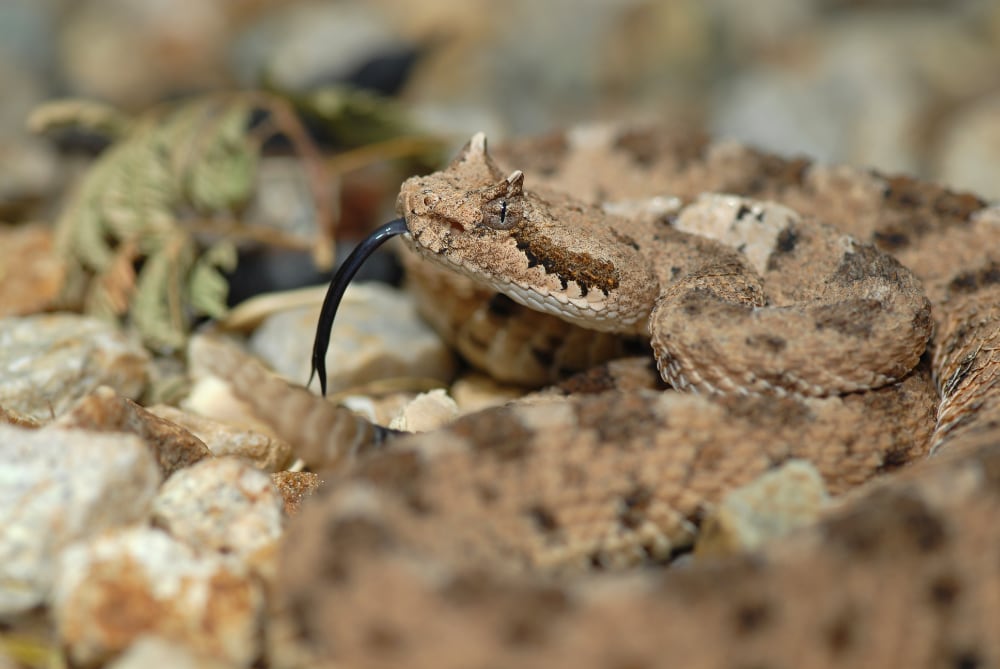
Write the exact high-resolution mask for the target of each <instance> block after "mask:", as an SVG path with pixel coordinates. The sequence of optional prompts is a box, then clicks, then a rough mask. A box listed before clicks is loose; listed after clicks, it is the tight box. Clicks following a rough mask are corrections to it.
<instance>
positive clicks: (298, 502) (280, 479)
mask: <svg viewBox="0 0 1000 669" xmlns="http://www.w3.org/2000/svg"><path fill="white" fill-rule="evenodd" d="M271 482H272V483H273V484H274V487H275V488H276V489H277V490H278V494H280V495H281V499H282V501H283V502H284V505H285V515H286V516H294V515H295V514H296V513H298V512H299V507H301V506H302V502H303V500H305V498H306V497H309V496H310V495H312V494H313V493H314V492H316V490H317V489H318V488H319V486H320V485H321V484H322V483H323V481H322V480H321V479H320V477H319V475H317V474H314V473H312V472H276V473H274V474H271Z"/></svg>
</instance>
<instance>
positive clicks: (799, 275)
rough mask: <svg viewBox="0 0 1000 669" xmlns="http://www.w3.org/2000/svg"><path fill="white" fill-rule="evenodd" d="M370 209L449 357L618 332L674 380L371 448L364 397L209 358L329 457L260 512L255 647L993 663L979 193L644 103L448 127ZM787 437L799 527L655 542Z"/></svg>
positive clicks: (988, 355)
mask: <svg viewBox="0 0 1000 669" xmlns="http://www.w3.org/2000/svg"><path fill="white" fill-rule="evenodd" d="M712 193H716V194H718V193H722V194H724V195H706V194H712ZM398 208H399V210H400V213H401V214H402V215H403V216H404V217H405V223H406V232H407V234H406V238H407V239H408V242H409V245H410V246H412V247H414V248H415V250H416V251H417V254H416V255H417V256H419V257H420V258H421V260H422V261H424V262H422V263H421V266H422V267H424V268H425V270H426V271H424V270H421V271H417V272H415V273H414V279H415V284H416V285H417V287H418V288H421V287H422V288H423V289H424V290H428V289H430V290H434V291H437V294H438V295H441V299H442V300H444V301H445V302H448V300H453V301H455V303H456V305H458V303H459V302H462V303H463V304H464V306H463V305H459V306H461V308H462V309H465V311H464V312H463V315H462V317H461V318H454V317H449V316H447V315H446V316H439V317H438V324H439V325H441V324H447V323H448V322H451V324H453V325H457V326H459V327H458V329H457V330H456V332H455V333H453V334H452V335H451V336H452V337H453V339H454V340H455V341H456V343H457V345H458V346H459V348H460V350H462V351H463V352H464V353H466V356H467V357H468V358H470V359H472V360H474V361H475V360H478V361H479V362H481V363H482V364H483V365H484V366H486V367H489V366H490V365H491V364H493V365H495V366H498V367H503V366H504V365H505V364H506V365H507V366H508V367H509V366H511V363H510V362H507V363H504V362H503V355H502V354H503V353H504V352H505V351H507V350H509V349H510V348H512V346H513V344H511V343H510V342H505V343H504V344H503V345H502V346H499V347H497V346H493V345H492V343H491V341H490V339H491V338H490V337H488V336H487V335H488V334H490V333H491V332H492V334H493V337H492V338H503V337H505V336H507V335H506V334H505V333H506V332H507V330H506V329H504V328H506V327H507V326H508V325H509V324H510V323H513V322H514V321H516V320H517V319H519V318H522V317H523V318H528V319H529V320H530V319H532V318H534V319H536V320H535V321H533V322H535V323H536V325H535V326H533V327H532V328H531V330H532V332H533V333H534V334H535V335H540V334H544V336H543V337H541V338H539V337H537V336H536V338H535V339H534V340H530V337H531V336H532V332H528V338H529V344H531V345H532V346H533V347H534V348H533V350H532V352H531V354H529V356H528V358H532V359H533V360H534V362H535V363H536V364H535V365H534V367H533V368H532V369H531V370H530V372H529V373H528V374H529V376H533V377H545V376H546V375H547V374H549V373H550V372H552V371H553V370H554V368H556V367H569V366H571V365H569V364H568V363H567V364H565V365H564V363H566V361H567V360H570V358H566V357H562V356H561V354H559V353H558V349H559V346H560V344H559V342H558V341H556V339H557V337H555V335H554V333H557V332H561V330H560V329H559V328H560V327H564V328H565V329H566V332H570V334H569V335H567V336H568V337H569V338H570V339H571V340H573V341H582V342H584V344H585V342H586V341H588V340H587V339H586V335H580V334H579V333H578V332H577V330H576V326H578V325H584V326H586V327H588V328H591V329H597V330H603V331H605V332H613V333H622V334H627V335H639V336H648V337H649V340H650V342H651V345H652V350H653V352H654V356H655V358H656V363H657V368H658V369H659V372H660V374H661V376H662V377H663V379H664V380H665V381H667V382H668V383H669V384H670V385H671V386H672V387H673V388H674V389H673V390H659V389H654V388H652V386H653V385H655V384H653V383H644V382H643V383H634V384H633V385H635V386H641V387H631V388H630V387H627V386H628V385H629V384H628V383H626V384H624V385H625V387H619V386H616V384H615V383H614V381H615V372H614V371H613V369H614V368H613V367H611V366H605V367H603V368H600V370H603V371H597V372H592V373H591V374H590V375H589V376H588V377H586V380H585V381H583V382H577V385H576V386H575V388H576V392H568V393H567V392H565V391H564V392H562V393H559V392H556V393H549V394H546V395H544V396H542V397H539V398H538V399H536V400H535V401H533V402H525V403H514V404H511V405H507V406H504V407H500V408H496V409H490V410H486V411H483V412H480V413H477V414H472V415H469V416H466V417H463V418H461V419H459V420H458V421H456V422H455V423H453V424H452V425H450V426H448V427H445V428H443V429H441V430H438V431H435V432H432V433H426V434H421V435H411V436H406V437H401V438H398V439H393V440H392V441H391V442H390V445H389V446H388V447H387V448H368V447H367V446H368V444H369V442H373V441H377V440H378V439H377V438H378V437H380V436H383V435H382V433H380V432H379V431H377V430H373V429H372V428H371V427H370V426H366V425H365V424H364V423H363V421H360V420H359V419H357V418H353V417H349V416H348V414H346V412H343V411H342V410H339V409H334V408H333V407H331V406H330V405H324V404H322V403H317V402H316V400H315V398H314V397H313V396H311V395H308V393H306V391H304V390H301V389H295V388H293V389H290V388H288V387H287V386H285V385H283V384H280V383H274V382H270V381H268V380H267V377H266V375H264V374H263V372H261V371H260V370H259V369H257V368H255V367H254V366H253V365H247V364H231V365H229V366H228V369H227V370H226V371H227V372H228V373H230V374H231V375H233V378H234V386H235V387H236V389H237V392H240V390H239V389H240V388H243V389H244V391H243V393H242V394H243V395H245V397H246V399H247V400H248V401H250V402H251V403H253V404H254V405H255V406H257V408H258V413H259V414H261V415H262V416H265V417H266V416H270V417H271V418H272V421H273V422H275V423H276V424H277V425H278V427H279V428H280V430H281V431H282V432H283V434H284V435H285V436H287V437H288V438H289V439H290V440H291V441H293V442H294V443H298V444H299V445H300V448H302V449H303V450H302V452H303V453H304V454H306V457H307V459H309V458H312V459H313V462H315V463H320V462H323V463H326V464H327V465H329V464H331V463H335V464H336V469H335V471H331V473H330V475H329V476H328V481H327V484H326V486H325V487H324V489H323V490H322V492H321V493H320V494H319V496H318V497H317V499H314V500H311V502H310V504H308V505H307V507H306V509H305V510H304V511H303V513H302V514H301V515H300V516H299V517H298V518H297V519H296V521H295V522H294V523H293V525H292V527H291V528H290V531H289V535H288V537H287V541H286V546H287V547H288V549H287V551H286V554H285V561H284V567H283V570H282V571H283V575H282V577H281V582H280V584H279V588H278V592H279V601H280V605H281V608H282V611H283V616H284V620H285V626H286V629H285V635H286V638H287V643H286V645H285V646H284V647H285V649H286V651H287V650H288V649H289V648H294V649H295V652H286V653H285V655H284V656H283V657H284V659H281V658H280V657H279V658H278V664H279V665H281V664H282V663H284V664H285V665H286V666H296V663H299V664H300V665H302V666H305V665H309V666H337V667H340V666H345V667H347V666H350V667H395V666H408V667H425V666H426V667H508V666H511V667H513V666H517V667H536V666H537V667H542V666H574V667H602V668H607V669H626V668H646V667H661V666H662V667H673V666H676V667H734V668H736V667H745V668H750V667H758V668H764V667H767V668H779V667H848V666H849V667H888V666H908V667H911V666H912V667H918V666H919V667H924V666H927V667H952V668H954V669H974V668H976V669H981V668H983V667H989V666H1000V530H998V529H997V528H996V518H997V517H1000V516H998V513H1000V209H997V208H993V207H990V206H989V205H988V204H987V203H986V202H984V201H983V200H981V199H979V198H977V197H975V196H973V195H969V194H961V193H955V192H952V191H950V190H947V189H946V188H943V187H941V186H937V185H934V184H930V183H925V182H921V181H918V180H915V179H911V178H908V177H891V176H886V175H882V174H879V173H877V172H874V171H871V170H865V169H860V168H853V167H847V166H822V165H815V164H811V163H809V162H808V161H806V160H803V159H797V158H794V159H792V158H783V157H779V156H774V155H770V154H767V153H764V152H761V151H758V150H755V149H752V148H748V147H745V146H742V145H738V144H733V143H711V142H708V141H706V140H704V139H702V138H690V137H687V136H683V135H676V134H672V133H670V132H668V131H665V130H663V129H659V128H587V129H582V130H576V131H574V132H571V133H564V134H557V135H553V136H550V137H545V138H536V139H530V140H521V141H518V142H513V143H510V144H508V145H507V146H505V147H501V148H500V149H499V150H498V151H497V152H496V156H495V157H491V156H490V152H488V151H487V147H486V143H485V139H484V138H483V137H482V136H476V137H474V138H473V140H472V141H471V142H470V143H469V145H467V146H466V148H465V149H463V151H462V152H461V153H460V154H459V156H458V157H457V158H456V159H455V160H454V161H453V162H452V164H451V165H450V166H449V167H447V168H446V169H445V170H443V171H441V172H438V173H435V174H433V175H429V176H427V177H419V178H413V179H410V180H408V181H407V182H406V183H404V185H403V187H402V189H401V193H400V197H399V200H398ZM821 221H822V222H821ZM426 260H431V261H432V262H431V263H427V262H426ZM409 264H410V265H411V266H413V265H415V263H414V262H412V261H410V262H409ZM435 266H436V267H437V268H436V269H435ZM422 274H423V276H421V275H422ZM493 290H501V291H502V292H504V293H505V294H506V295H507V296H508V297H509V298H511V299H512V300H513V301H511V300H507V299H506V298H503V299H501V300H500V301H499V302H498V299H497V298H495V297H492V298H491V297H490V291H493ZM441 291H448V292H449V293H450V295H444V294H442V292H441ZM456 296H458V297H456ZM459 297H461V299H459ZM424 299H425V303H426V304H430V303H433V299H432V298H426V297H425V298H424ZM522 305H526V306H522ZM529 308H530V309H531V311H530V312H529ZM537 311H542V312H549V314H556V315H557V316H558V318H559V319H561V320H562V321H568V322H570V323H571V325H566V326H562V325H554V324H553V320H554V319H555V318H556V316H551V315H538V314H536V313H534V312H537ZM432 320H433V319H432ZM511 327H515V326H513V325H511ZM463 328H464V329H463ZM647 328H648V329H647ZM521 331H522V332H524V330H523V329H522V330H521ZM607 336H609V335H606V334H601V333H597V334H594V335H593V339H592V340H591V341H594V342H598V341H601V342H603V341H604V340H601V339H600V338H601V337H607ZM592 350H593V351H599V352H600V353H599V355H598V356H597V357H601V356H602V355H606V354H607V346H606V344H605V343H599V344H594V345H593V346H592ZM498 355H499V356H500V361H499V362H497V361H495V360H492V359H493V358H495V357H496V356H498ZM587 358H588V356H587V355H583V356H577V357H576V358H572V361H573V363H574V364H579V365H581V366H582V365H583V363H584V362H586V359H587ZM219 360H221V358H219V359H217V360H216V364H219V365H222V366H225V365H224V363H222V362H220V361H219ZM529 367H530V366H529ZM638 376H641V375H638ZM535 380H538V378H535ZM566 387H572V386H565V385H564V389H565V388H566ZM293 391H294V392H293ZM929 453H932V456H931V457H925V456H927V455H928V454H929ZM348 455H349V456H350V457H348ZM790 458H804V459H807V460H810V461H811V462H813V463H814V464H815V466H816V467H817V469H818V470H819V472H820V473H821V474H822V476H823V478H824V480H825V483H826V485H827V486H828V488H829V489H830V491H831V492H833V493H835V494H841V493H846V494H845V495H844V496H843V497H842V498H841V500H840V502H839V503H838V504H837V505H836V506H835V507H834V508H833V510H831V511H830V512H829V513H828V514H826V516H825V517H824V518H823V519H822V520H821V521H820V522H819V523H818V524H816V525H815V526H814V527H811V528H808V529H806V530H804V531H800V532H798V533H795V534H793V535H792V536H789V537H787V538H785V539H782V540H778V541H776V542H774V543H773V544H771V545H769V546H768V547H766V548H765V549H764V550H762V551H760V552H757V553H754V554H752V555H741V556H735V557H730V558H725V559H719V560H707V561H703V560H695V561H694V563H692V564H688V565H684V566H681V567H675V568H669V567H665V566H663V565H664V563H666V562H669V560H670V559H671V556H672V555H674V554H675V553H676V551H677V550H678V549H680V548H683V547H684V546H686V545H689V544H690V542H691V540H692V537H693V535H694V534H695V533H696V532H697V528H698V525H699V523H700V521H701V519H702V518H703V517H704V513H705V511H706V509H707V508H710V507H711V506H712V505H713V504H714V503H715V502H717V501H718V500H719V499H720V498H721V497H722V495H724V494H725V492H726V491H728V490H731V489H732V488H733V487H735V486H739V485H741V484H743V483H746V482H748V481H751V480H753V479H755V478H756V477H758V476H759V475H761V474H763V473H765V472H767V471H769V470H771V469H773V468H774V467H775V466H777V465H779V464H781V463H782V462H785V461H787V460H788V459H790ZM904 465H906V466H904ZM317 466H320V465H319V464H317ZM277 655H278V656H281V655H282V654H281V653H278V654H277ZM303 658H305V659H303Z"/></svg>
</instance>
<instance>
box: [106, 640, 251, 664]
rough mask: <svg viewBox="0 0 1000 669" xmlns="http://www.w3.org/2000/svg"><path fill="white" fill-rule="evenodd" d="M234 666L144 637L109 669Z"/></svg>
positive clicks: (172, 644)
mask: <svg viewBox="0 0 1000 669" xmlns="http://www.w3.org/2000/svg"><path fill="white" fill-rule="evenodd" d="M232 666H233V665H232V664H230V663H229V662H223V661H221V660H217V659H215V658H213V657H209V656H205V655H202V654H199V653H196V652H194V651H192V650H191V649H189V648H185V647H183V646H178V645H177V644H176V643H174V642H172V641H170V640H168V639H164V638H163V637H159V636H152V635H150V636H143V637H140V638H139V639H138V640H137V641H136V642H135V643H133V644H132V645H131V646H129V647H128V650H126V651H125V652H124V653H122V654H121V656H119V657H118V659H116V660H115V661H114V662H112V663H111V664H109V665H108V669H150V667H169V668H170V669H228V668H230V667H232Z"/></svg>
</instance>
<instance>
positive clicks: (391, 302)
mask: <svg viewBox="0 0 1000 669" xmlns="http://www.w3.org/2000/svg"><path fill="white" fill-rule="evenodd" d="M318 320H319V306H318V305H317V306H316V307H313V308H305V309H291V310H288V311H282V312H278V313H275V314H274V315H272V316H270V317H269V318H268V319H267V320H265V321H264V323H263V324H261V326H260V327H259V328H258V329H257V330H256V332H254V334H253V336H252V337H251V339H250V348H251V350H252V351H253V352H254V353H256V354H257V355H258V356H259V357H261V358H262V359H263V360H264V361H265V362H267V364H268V365H270V366H271V368H272V369H274V370H275V371H276V372H278V373H279V374H281V375H282V376H284V377H286V378H288V379H291V380H293V381H295V382H297V383H304V382H305V381H306V379H308V378H309V371H310V366H311V365H310V355H311V351H312V346H311V344H312V341H313V337H314V335H315V333H316V322H317V321H318ZM326 369H327V373H328V374H329V390H330V391H339V390H343V389H346V388H350V387H353V386H357V385H360V384H363V383H366V382H368V381H373V380H377V379H386V378H390V377H403V376H405V377H423V378H431V379H437V380H439V381H442V382H447V381H448V380H449V379H451V377H452V375H453V374H454V371H455V359H454V356H453V355H452V353H451V351H450V350H449V349H448V347H447V346H446V345H445V343H444V342H442V341H441V339H440V338H439V337H438V336H437V334H435V333H434V331H433V330H431V328H430V327H429V326H428V325H427V324H426V323H424V321H423V320H421V318H420V316H418V315H417V310H416V307H415V306H414V304H413V301H412V300H411V299H410V298H409V296H408V295H407V294H406V293H404V292H403V291H401V290H397V289H395V288H391V287H389V286H386V285H385V284H381V283H377V282H372V283H360V284H352V285H351V286H350V287H349V288H348V289H347V293H346V294H345V295H344V300H343V302H342V303H341V306H340V310H339V311H338V313H337V322H336V324H335V325H334V327H333V331H332V334H331V337H330V348H329V350H328V351H327V355H326ZM315 385H316V386H317V387H318V384H315Z"/></svg>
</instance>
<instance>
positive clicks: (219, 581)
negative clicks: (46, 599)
mask: <svg viewBox="0 0 1000 669" xmlns="http://www.w3.org/2000/svg"><path fill="white" fill-rule="evenodd" d="M52 606H53V615H54V618H55V621H56V625H57V628H58V634H59V640H60V642H61V643H62V645H63V647H64V648H65V649H66V652H67V655H68V657H69V658H70V660H71V662H72V663H73V664H74V665H88V666H89V665H96V664H99V663H102V662H106V661H108V660H109V659H111V658H112V657H114V656H115V655H116V654H118V653H120V652H121V651H123V650H124V649H126V648H128V647H129V646H130V645H131V644H132V643H133V642H134V641H136V640H138V639H139V638H141V637H143V636H145V635H150V634H151V635H156V636H159V637H161V638H163V639H165V640H167V641H170V642H172V643H175V644H177V645H179V646H182V647H184V648H186V649H188V650H190V651H191V652H192V653H198V654H205V655H208V656H210V657H213V658H217V659H218V660H220V661H223V662H228V663H230V664H232V665H234V666H237V667H249V666H251V665H252V664H253V663H254V662H255V660H256V659H257V657H258V655H259V654H260V646H261V644H260V638H259V636H260V633H259V625H260V621H261V616H262V613H263V606H264V596H263V592H262V589H261V586H260V584H259V583H258V582H257V581H256V580H255V579H253V578H251V577H250V576H248V574H247V572H246V570H245V569H244V568H242V567H240V566H239V565H237V564H235V563H234V562H233V561H232V560H227V559H225V558H224V557H223V556H221V555H216V554H214V553H211V552H202V553H199V552H197V551H195V549H193V548H191V547H190V546H188V545H186V544H184V543H183V542H181V541H178V540H176V539H173V538H172V537H170V535H168V534H167V533H166V532H164V531H162V530H159V529H155V528H148V527H134V528H128V529H123V530H120V531H117V532H109V533H107V534H104V535H102V536H100V537H97V538H95V539H93V540H92V541H90V542H81V543H78V544H76V545H74V546H72V547H71V548H69V549H67V550H66V551H65V552H64V553H63V555H62V557H61V559H60V561H59V565H58V571H57V576H56V582H55V587H54V598H53V604H52ZM161 666H164V665H161ZM165 666H169V665H165Z"/></svg>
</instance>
